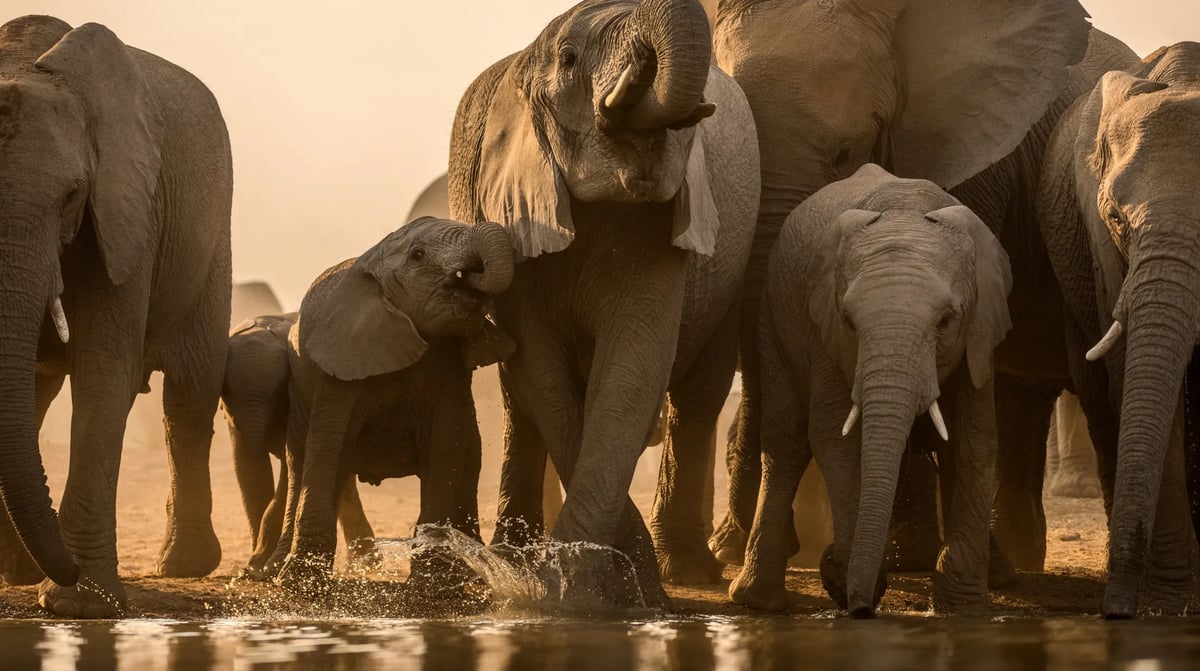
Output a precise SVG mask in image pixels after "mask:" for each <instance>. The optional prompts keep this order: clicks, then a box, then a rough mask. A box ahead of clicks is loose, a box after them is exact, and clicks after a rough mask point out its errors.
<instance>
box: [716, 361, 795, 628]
mask: <svg viewBox="0 0 1200 671" xmlns="http://www.w3.org/2000/svg"><path fill="white" fill-rule="evenodd" d="M761 356H762V360H763V361H764V362H765V367H764V370H763V389H764V392H765V393H764V396H763V426H762V465H763V478H762V485H761V488H760V491H759V494H758V510H757V511H756V512H755V516H754V525H753V526H752V527H751V529H750V538H749V542H748V544H747V546H746V562H745V564H743V565H742V570H741V573H739V574H738V576H737V578H735V579H734V580H733V582H732V583H730V585H729V598H730V599H732V600H733V602H734V603H738V604H741V605H743V606H749V607H751V608H758V609H761V610H772V611H779V610H783V609H784V608H785V607H786V606H787V591H786V588H785V587H784V574H785V573H786V571H787V560H788V557H789V556H790V553H789V552H788V550H789V548H787V547H786V542H785V538H786V537H787V533H786V531H787V529H788V528H793V523H792V502H793V501H794V500H795V498H796V490H797V489H798V488H799V486H800V478H801V477H802V476H803V475H804V469H805V468H806V467H807V466H808V463H809V461H810V460H811V459H812V454H811V452H810V451H809V448H808V435H807V434H808V417H807V413H806V412H805V410H806V409H805V408H804V407H803V404H802V401H801V399H800V398H799V397H798V396H797V394H796V389H795V384H794V383H793V380H792V378H791V376H790V375H788V372H787V370H786V369H785V367H784V364H783V363H782V361H781V359H780V357H779V355H778V353H777V352H776V351H774V347H771V346H769V344H768V343H764V345H763V351H762V352H761Z"/></svg>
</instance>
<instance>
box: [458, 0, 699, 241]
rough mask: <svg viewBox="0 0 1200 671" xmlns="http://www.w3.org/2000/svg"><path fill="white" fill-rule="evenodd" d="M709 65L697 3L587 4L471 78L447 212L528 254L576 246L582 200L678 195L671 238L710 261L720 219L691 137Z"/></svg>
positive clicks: (598, 0)
mask: <svg viewBox="0 0 1200 671" xmlns="http://www.w3.org/2000/svg"><path fill="white" fill-rule="evenodd" d="M710 59H711V46H710V32H709V27H708V19H707V17H706V15H705V13H704V9H703V7H701V5H700V4H699V3H697V2H695V0H643V2H641V3H637V2H630V1H628V0H585V1H584V2H581V3H580V4H578V5H576V6H575V7H574V8H572V9H570V10H568V11H567V12H566V13H564V14H562V15H561V16H559V17H557V18H555V19H554V20H553V21H551V22H550V24H549V25H548V26H547V27H546V28H545V30H543V31H542V33H541V34H540V35H539V36H538V37H537V39H536V40H535V41H534V42H533V43H532V44H530V45H529V46H528V47H527V48H526V49H524V50H523V51H521V52H519V53H516V54H514V55H512V56H509V57H508V58H505V59H504V60H502V61H500V62H499V63H496V64H495V65H493V66H492V67H491V68H489V69H488V70H487V71H485V72H484V73H483V74H482V75H480V76H479V78H477V79H476V80H475V82H474V83H473V84H472V85H471V87H470V88H469V89H468V90H467V92H466V94H465V95H464V97H463V100H462V102H461V103H460V105H459V110H458V115H457V117H456V120H455V125H454V137H453V138H452V141H451V143H452V149H451V168H450V174H449V182H450V191H451V202H450V207H451V212H452V213H453V214H454V216H455V217H457V218H460V219H462V220H464V221H472V222H473V221H483V220H491V221H498V222H500V223H502V224H504V225H505V226H507V227H509V228H510V231H511V233H512V235H513V238H514V241H515V243H516V247H517V250H518V252H519V253H520V255H521V257H522V258H531V257H535V256H538V255H539V254H542V253H547V252H556V251H560V250H562V249H564V248H565V247H566V246H567V245H568V244H570V243H571V241H572V240H573V239H574V237H575V224H574V221H573V219H572V216H573V214H572V205H571V203H572V199H574V200H576V201H580V202H587V203H593V202H615V203H648V202H656V203H663V202H667V201H671V200H672V199H674V202H675V206H674V221H673V228H672V239H673V240H674V243H675V244H676V245H678V246H681V247H684V248H688V249H696V250H697V251H700V252H702V253H711V245H712V240H713V238H714V237H715V230H716V229H715V227H716V216H715V208H714V206H713V204H712V196H711V194H710V193H709V190H708V183H707V177H706V176H705V175H704V171H703V165H702V158H703V157H702V154H701V153H700V152H699V151H693V145H694V144H699V141H698V140H696V139H695V132H694V127H695V125H696V124H697V123H699V122H700V121H701V120H702V119H704V118H705V117H707V116H709V115H711V114H712V113H713V111H714V109H715V107H714V106H713V105H711V104H708V103H705V102H704V99H703V93H704V89H705V86H706V83H707V80H708V75H709V61H710Z"/></svg>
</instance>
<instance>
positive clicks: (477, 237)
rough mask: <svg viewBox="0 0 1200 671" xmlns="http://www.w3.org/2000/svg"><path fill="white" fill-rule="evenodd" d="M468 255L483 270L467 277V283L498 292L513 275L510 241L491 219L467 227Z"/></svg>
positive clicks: (503, 288) (507, 283)
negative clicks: (468, 229)
mask: <svg viewBox="0 0 1200 671" xmlns="http://www.w3.org/2000/svg"><path fill="white" fill-rule="evenodd" d="M470 236H471V242H470V252H469V253H470V254H471V255H472V256H474V257H475V259H476V260H478V261H479V263H480V264H481V265H482V266H483V271H482V272H479V273H471V274H469V275H468V276H467V279H466V283H467V286H469V287H471V288H472V289H475V290H476V291H482V292H484V293H488V294H498V293H500V292H501V291H504V290H505V289H507V288H508V285H509V284H511V283H512V278H513V266H514V263H515V261H514V259H513V244H512V239H511V238H510V237H509V235H508V232H507V231H505V230H504V227H503V226H500V225H499V224H494V223H491V222H484V223H480V224H476V225H475V226H473V227H471V234H470Z"/></svg>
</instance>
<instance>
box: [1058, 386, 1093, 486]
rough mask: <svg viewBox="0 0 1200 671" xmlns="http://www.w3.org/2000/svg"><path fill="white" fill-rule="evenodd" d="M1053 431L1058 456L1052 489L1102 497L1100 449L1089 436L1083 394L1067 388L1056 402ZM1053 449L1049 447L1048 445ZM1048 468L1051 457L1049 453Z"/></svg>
mask: <svg viewBox="0 0 1200 671" xmlns="http://www.w3.org/2000/svg"><path fill="white" fill-rule="evenodd" d="M1053 417H1054V421H1053V422H1052V424H1051V427H1050V434H1051V435H1052V436H1054V437H1055V441H1054V442H1055V444H1056V447H1057V448H1058V449H1057V455H1056V456H1057V459H1056V463H1055V464H1054V469H1053V470H1052V471H1051V475H1050V479H1049V480H1050V493H1051V494H1052V495H1054V496H1066V497H1071V498H1079V499H1096V498H1100V480H1099V478H1098V477H1097V475H1096V471H1097V465H1096V450H1095V449H1094V448H1093V447H1092V441H1091V439H1090V438H1088V426H1087V419H1086V418H1085V417H1084V415H1083V410H1082V408H1081V407H1080V405H1079V398H1078V397H1077V396H1076V395H1075V394H1072V393H1070V392H1063V393H1062V395H1061V396H1059V397H1058V400H1057V401H1056V402H1055V405H1054V415H1053ZM1047 450H1049V447H1047ZM1046 461H1047V470H1048V471H1050V468H1049V464H1050V461H1051V459H1050V458H1049V457H1047V459H1046Z"/></svg>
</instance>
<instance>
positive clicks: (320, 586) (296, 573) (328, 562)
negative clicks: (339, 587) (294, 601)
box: [275, 552, 333, 597]
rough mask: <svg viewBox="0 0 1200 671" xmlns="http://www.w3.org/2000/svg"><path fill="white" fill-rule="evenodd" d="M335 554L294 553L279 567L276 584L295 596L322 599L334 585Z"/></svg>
mask: <svg viewBox="0 0 1200 671" xmlns="http://www.w3.org/2000/svg"><path fill="white" fill-rule="evenodd" d="M332 571H333V553H320V552H301V553H292V554H289V555H288V556H287V559H285V560H284V561H283V565H282V566H280V567H279V574H278V575H277V576H275V584H276V585H278V586H280V587H282V588H284V589H285V590H287V591H289V592H292V593H294V594H301V595H304V596H308V597H321V596H324V595H326V594H328V593H329V589H330V587H331V586H332V584H333V580H332V578H331V576H330V574H331V573H332Z"/></svg>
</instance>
